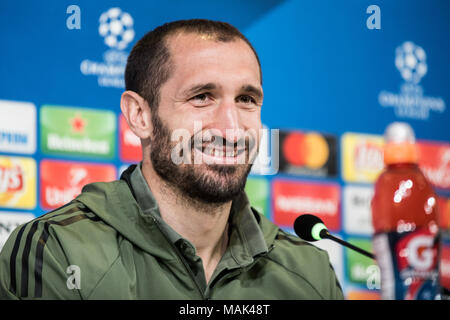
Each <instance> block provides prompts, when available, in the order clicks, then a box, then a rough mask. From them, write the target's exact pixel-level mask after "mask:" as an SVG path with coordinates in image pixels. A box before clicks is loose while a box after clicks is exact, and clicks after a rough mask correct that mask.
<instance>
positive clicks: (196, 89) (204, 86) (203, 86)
mask: <svg viewBox="0 0 450 320" xmlns="http://www.w3.org/2000/svg"><path fill="white" fill-rule="evenodd" d="M216 88H217V86H216V85H215V84H214V83H212V82H209V83H200V84H196V85H193V86H192V87H190V88H188V89H186V90H184V91H183V92H182V94H183V95H184V96H190V95H194V94H196V93H200V92H202V91H208V90H214V89H216Z"/></svg>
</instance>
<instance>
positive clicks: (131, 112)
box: [120, 90, 153, 140]
mask: <svg viewBox="0 0 450 320" xmlns="http://www.w3.org/2000/svg"><path fill="white" fill-rule="evenodd" d="M120 109H121V110H122V113H123V115H124V117H125V119H126V120H127V123H128V126H129V127H130V129H131V131H133V132H134V134H135V135H137V136H138V137H139V138H141V139H144V140H145V139H148V138H149V137H150V136H151V133H152V131H153V126H152V121H151V110H150V107H149V105H148V103H147V101H145V99H144V98H142V97H141V96H140V95H139V94H137V93H136V92H134V91H131V90H127V91H125V92H124V93H122V97H121V99H120Z"/></svg>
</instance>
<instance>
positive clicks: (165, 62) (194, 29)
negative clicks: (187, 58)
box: [125, 19, 262, 110]
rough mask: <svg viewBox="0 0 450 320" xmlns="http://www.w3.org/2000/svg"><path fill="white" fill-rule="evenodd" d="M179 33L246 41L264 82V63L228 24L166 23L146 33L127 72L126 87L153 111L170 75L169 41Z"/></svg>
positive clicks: (199, 20)
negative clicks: (262, 67) (262, 68)
mask: <svg viewBox="0 0 450 320" xmlns="http://www.w3.org/2000/svg"><path fill="white" fill-rule="evenodd" d="M177 32H187V33H197V34H206V35H208V36H211V39H213V40H215V41H220V42H229V41H233V40H236V39H242V40H244V41H245V42H246V43H247V44H248V45H249V47H250V48H251V49H252V51H253V53H254V54H255V56H256V60H257V61H258V65H259V70H260V79H261V83H262V72H261V63H260V61H259V57H258V54H257V53H256V51H255V49H254V48H253V46H252V45H251V43H250V41H248V39H247V38H246V37H245V36H244V35H243V34H242V33H241V32H240V31H239V30H238V29H237V28H235V27H233V26H232V25H230V24H229V23H226V22H220V21H212V20H205V19H191V20H178V21H173V22H169V23H166V24H163V25H161V26H159V27H157V28H155V29H154V30H152V31H150V32H148V33H147V34H145V35H144V36H143V37H142V38H141V39H140V40H139V41H138V42H137V43H136V44H135V45H134V47H133V49H132V50H131V52H130V55H129V56H128V61H127V66H126V69H125V88H126V90H131V91H134V92H137V93H138V94H139V95H140V96H142V97H143V98H144V99H145V100H146V101H147V103H148V104H149V106H150V107H151V108H153V109H154V110H156V109H157V107H158V105H159V100H160V99H159V98H160V97H159V91H160V88H161V86H162V85H163V84H164V83H165V82H166V81H167V80H168V79H169V77H170V73H171V63H170V52H169V49H168V47H167V43H166V39H167V38H168V36H169V35H173V34H175V33H177Z"/></svg>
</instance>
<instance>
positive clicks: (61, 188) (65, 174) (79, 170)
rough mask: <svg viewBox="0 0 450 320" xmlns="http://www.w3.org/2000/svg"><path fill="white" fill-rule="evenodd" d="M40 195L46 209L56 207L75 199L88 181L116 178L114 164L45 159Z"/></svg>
mask: <svg viewBox="0 0 450 320" xmlns="http://www.w3.org/2000/svg"><path fill="white" fill-rule="evenodd" d="M40 175H41V181H40V197H41V199H40V200H41V206H42V207H43V208H44V209H55V208H58V207H60V206H62V205H64V204H66V203H67V202H69V201H71V200H73V199H74V198H75V197H76V196H78V195H79V194H80V193H81V189H82V188H83V187H84V186H85V185H86V184H88V183H92V182H107V181H113V180H115V179H116V169H115V167H114V166H112V165H100V164H87V163H78V162H62V161H53V160H43V161H42V162H41V165H40Z"/></svg>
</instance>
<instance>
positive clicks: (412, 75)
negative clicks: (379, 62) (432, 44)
mask: <svg viewBox="0 0 450 320" xmlns="http://www.w3.org/2000/svg"><path fill="white" fill-rule="evenodd" d="M426 59H427V56H426V54H425V51H424V50H423V49H422V48H421V47H419V46H416V45H415V44H414V43H412V42H410V41H407V42H405V43H403V44H402V45H401V46H399V47H397V49H396V50H395V66H396V67H397V69H398V71H400V74H401V76H402V78H403V79H404V80H405V81H407V82H413V83H415V84H417V83H419V82H420V80H421V79H422V77H423V76H424V75H425V74H426V73H427V61H426Z"/></svg>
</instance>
